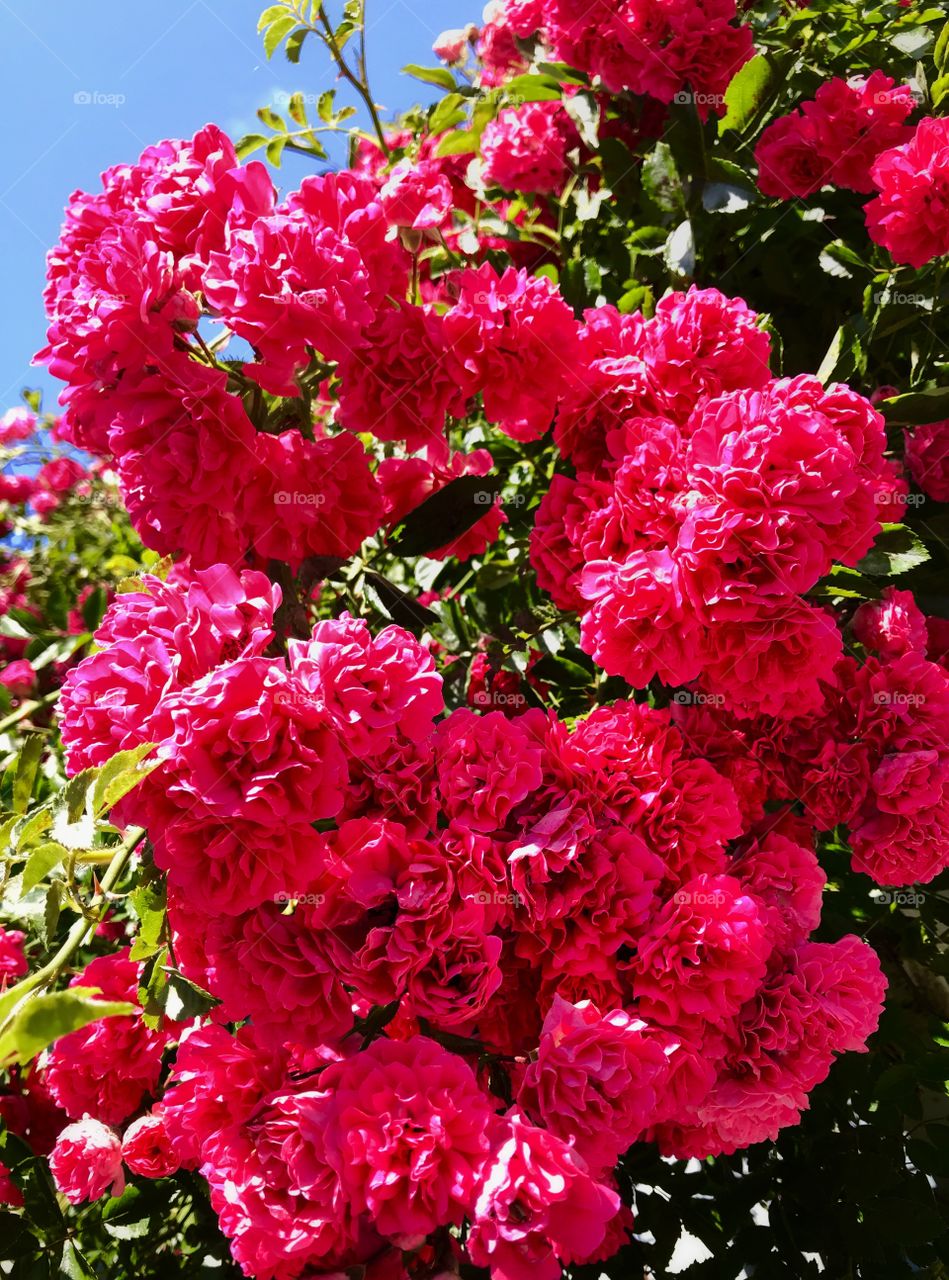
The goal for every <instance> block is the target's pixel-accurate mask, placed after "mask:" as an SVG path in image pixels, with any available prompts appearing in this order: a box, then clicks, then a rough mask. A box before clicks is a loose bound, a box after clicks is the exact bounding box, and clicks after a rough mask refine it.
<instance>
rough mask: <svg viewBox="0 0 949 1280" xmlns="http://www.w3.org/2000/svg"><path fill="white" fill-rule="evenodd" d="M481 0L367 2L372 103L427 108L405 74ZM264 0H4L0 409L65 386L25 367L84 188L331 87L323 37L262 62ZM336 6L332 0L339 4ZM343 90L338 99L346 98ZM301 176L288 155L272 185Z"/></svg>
mask: <svg viewBox="0 0 949 1280" xmlns="http://www.w3.org/2000/svg"><path fill="white" fill-rule="evenodd" d="M482 3H483V0H368V11H369V41H368V43H369V69H370V76H371V79H372V83H373V86H374V88H375V93H376V97H377V98H378V100H379V101H380V102H382V103H384V104H385V106H386V107H388V108H389V109H390V110H392V111H396V110H398V109H400V108H403V107H408V106H411V105H412V104H413V103H414V102H420V101H421V102H429V101H431V100H432V98H433V95H435V94H436V93H437V91H436V90H431V89H429V88H428V87H427V86H425V85H422V84H419V83H417V82H416V81H413V80H410V79H409V78H408V77H406V76H403V75H400V73H399V72H400V68H401V67H402V66H404V65H405V64H406V63H409V62H419V63H423V64H428V65H431V64H432V63H433V62H434V61H435V59H434V57H433V56H432V53H431V45H432V41H433V40H434V38H435V36H436V35H437V34H438V33H439V31H442V30H444V29H445V28H446V27H458V26H463V25H464V24H465V23H466V22H469V21H478V20H479V19H480V17H481V7H482ZM264 7H265V0H161V3H160V4H155V5H147V6H142V5H130V4H129V3H128V0H78V2H77V0H54V3H52V4H41V3H37V0H0V49H2V50H3V57H2V61H0V67H2V77H3V89H4V98H5V100H6V102H7V112H8V114H7V125H6V128H5V147H4V153H5V155H4V165H3V169H2V171H0V280H2V282H3V289H4V295H5V296H4V305H3V307H2V310H0V315H2V319H0V412H2V410H3V409H4V408H5V407H7V406H8V405H11V404H15V403H17V402H18V398H19V392H20V389H21V387H24V386H39V387H41V388H42V389H43V391H44V403H45V406H46V407H47V408H52V407H53V405H54V402H55V397H56V394H57V393H58V388H59V385H60V384H58V383H56V382H55V381H54V380H52V379H50V378H48V377H47V375H46V373H45V371H44V370H40V369H35V368H31V367H30V359H31V356H32V355H33V352H34V351H36V350H37V349H38V348H39V347H40V346H42V345H43V341H44V337H45V318H44V313H43V304H42V298H41V296H40V295H41V293H42V289H43V283H44V279H45V268H44V255H45V252H46V249H47V248H48V247H49V245H51V244H52V243H54V242H55V240H56V239H57V237H58V233H59V226H60V222H61V220H62V210H63V206H64V204H65V202H66V199H67V198H68V196H69V194H70V192H72V191H74V190H75V189H76V188H77V187H81V188H85V189H89V188H96V187H98V185H99V174H100V173H101V172H102V170H103V169H105V168H106V167H107V166H108V165H110V164H116V163H119V162H121V161H129V160H134V159H135V158H136V157H137V156H138V155H139V153H140V152H141V151H142V149H143V148H144V147H146V146H148V145H149V143H152V142H156V141H158V139H160V138H174V137H187V136H190V135H191V134H193V133H194V132H195V130H196V129H199V128H200V127H201V126H202V125H203V124H207V123H208V122H209V121H214V122H215V123H217V124H219V125H221V126H222V128H224V129H226V130H227V131H228V132H230V133H231V135H232V136H233V137H239V136H240V135H241V134H242V133H248V132H251V131H253V130H254V127H255V125H256V124H257V122H256V120H255V115H254V113H255V111H256V108H257V107H258V106H261V105H263V104H265V103H269V102H271V101H272V100H273V97H274V95H275V94H277V93H281V92H283V93H286V92H293V91H295V90H301V91H303V92H305V93H314V92H319V91H322V90H323V89H326V88H329V87H331V85H332V83H333V73H332V69H331V64H330V62H329V59H328V56H327V55H326V53H325V51H324V50H323V49H322V47H321V46H320V45H319V44H317V43H316V42H314V43H312V44H310V45H308V46H306V47H305V48H304V52H303V58H302V60H301V62H300V64H299V65H298V66H296V67H293V66H291V65H290V64H289V63H288V62H286V60H285V59H284V57H283V54H282V53H277V54H275V55H274V58H273V60H272V61H271V62H268V61H267V60H266V58H265V57H264V53H263V49H262V47H261V44H260V39H259V37H258V35H257V17H258V15H259V13H260V11H261V9H263V8H264ZM332 7H333V6H331V9H332ZM348 100H349V99H347V97H346V95H345V93H344V92H343V91H342V90H341V91H340V94H339V101H340V102H344V101H348ZM307 172H312V169H311V167H310V166H309V164H308V162H307V161H306V160H305V159H304V158H303V157H297V156H288V157H287V158H286V160H285V162H284V167H283V169H282V170H281V171H280V174H279V175H277V176H276V181H277V183H278V185H280V186H283V187H286V188H288V189H289V188H291V187H293V186H295V185H296V184H297V182H299V180H300V178H302V177H303V176H304V175H305V174H306V173H307Z"/></svg>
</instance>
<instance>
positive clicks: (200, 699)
mask: <svg viewBox="0 0 949 1280" xmlns="http://www.w3.org/2000/svg"><path fill="white" fill-rule="evenodd" d="M169 713H170V716H171V721H172V725H173V729H172V732H171V734H170V735H169V736H168V737H167V738H166V739H165V741H164V742H163V743H162V745H161V748H160V754H161V755H162V757H163V758H164V759H165V760H166V761H168V763H169V769H168V775H167V777H166V779H165V787H166V788H167V795H168V798H169V800H171V801H172V802H173V803H174V804H177V805H179V806H180V807H181V808H182V809H183V810H185V811H187V813H188V815H189V816H190V817H193V818H199V817H205V818H214V819H218V820H223V821H227V820H229V819H233V818H243V819H247V820H248V821H250V822H253V823H257V824H259V825H260V826H261V827H269V828H271V829H273V828H275V827H279V826H284V825H286V824H291V823H310V822H313V821H316V820H318V819H320V818H329V817H332V816H333V815H334V814H336V813H338V812H339V809H340V806H341V804H342V796H341V790H342V787H343V786H344V785H345V780H346V763H345V760H344V757H343V752H342V748H341V747H340V745H339V743H338V741H337V739H336V736H335V734H333V733H332V731H331V729H330V726H329V724H328V722H327V720H326V718H325V716H324V715H323V713H322V711H321V709H320V707H319V705H318V704H317V702H316V700H315V699H314V698H312V697H311V696H310V694H309V693H308V691H307V689H306V688H305V686H304V685H303V684H302V683H301V682H300V681H298V680H296V679H294V678H293V677H291V676H289V675H288V674H287V671H286V668H285V666H284V665H283V663H282V662H280V661H278V660H275V659H269V658H240V659H238V660H237V661H236V662H230V663H226V664H225V665H223V666H220V667H218V668H217V669H216V670H215V671H213V672H212V673H211V674H210V675H209V676H205V677H204V678H203V679H201V680H198V681H196V682H195V683H194V684H192V685H190V686H189V687H188V688H187V689H185V690H182V691H181V692H180V693H178V694H176V695H175V697H174V699H173V700H172V701H171V702H170V704H169Z"/></svg>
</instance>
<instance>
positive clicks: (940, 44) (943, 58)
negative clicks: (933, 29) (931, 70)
mask: <svg viewBox="0 0 949 1280" xmlns="http://www.w3.org/2000/svg"><path fill="white" fill-rule="evenodd" d="M933 64H934V65H935V68H936V70H937V71H938V72H939V73H940V75H941V74H942V73H943V72H944V71H949V22H947V23H946V25H945V26H944V27H943V29H942V30H941V31H940V32H939V36H938V39H937V40H936V45H935V48H934V49H933Z"/></svg>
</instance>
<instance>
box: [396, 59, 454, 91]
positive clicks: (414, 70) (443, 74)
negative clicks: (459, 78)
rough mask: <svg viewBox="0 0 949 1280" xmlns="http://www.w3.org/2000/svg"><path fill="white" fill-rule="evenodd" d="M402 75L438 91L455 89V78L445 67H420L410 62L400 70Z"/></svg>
mask: <svg viewBox="0 0 949 1280" xmlns="http://www.w3.org/2000/svg"><path fill="white" fill-rule="evenodd" d="M402 74H403V75H404V76H411V77H412V78H413V80H421V81H422V83H423V84H433V85H435V86H437V88H439V89H454V88H455V77H454V76H453V75H452V73H451V72H450V71H449V70H448V68H447V67H420V66H419V65H418V64H417V63H415V62H410V63H409V64H408V66H406V67H403V68H402Z"/></svg>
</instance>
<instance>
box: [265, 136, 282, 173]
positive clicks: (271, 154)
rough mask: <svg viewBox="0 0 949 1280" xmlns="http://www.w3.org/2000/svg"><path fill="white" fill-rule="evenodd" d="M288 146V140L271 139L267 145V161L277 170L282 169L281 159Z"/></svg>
mask: <svg viewBox="0 0 949 1280" xmlns="http://www.w3.org/2000/svg"><path fill="white" fill-rule="evenodd" d="M286 145H287V139H286V138H285V137H283V138H271V139H270V141H269V142H268V143H267V159H268V161H269V162H270V163H271V164H272V165H273V166H274V168H275V169H279V168H280V159H281V157H282V156H283V149H284V147H285V146H286Z"/></svg>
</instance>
